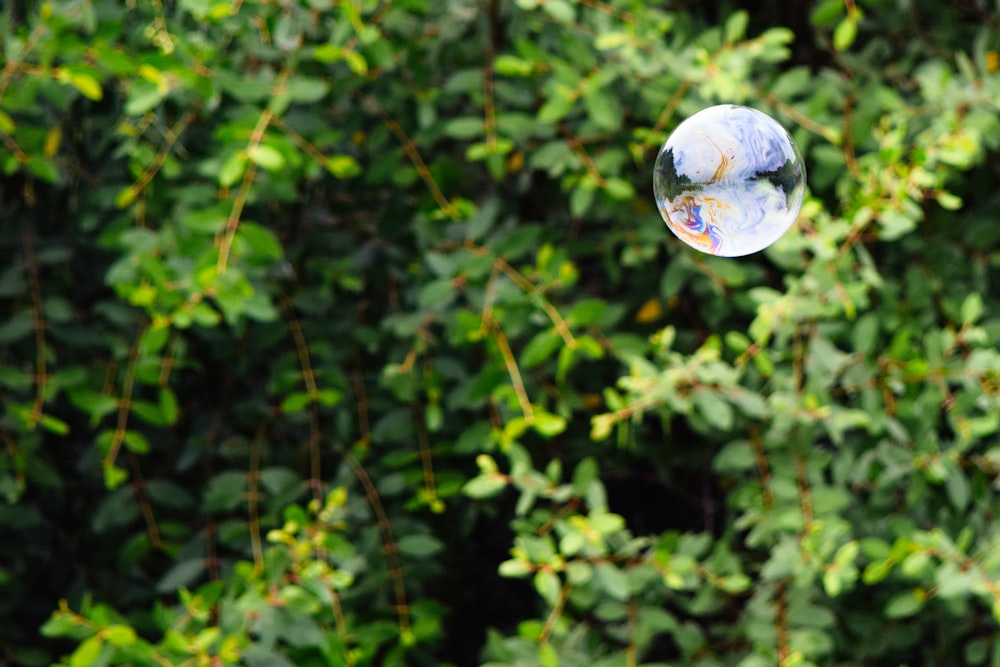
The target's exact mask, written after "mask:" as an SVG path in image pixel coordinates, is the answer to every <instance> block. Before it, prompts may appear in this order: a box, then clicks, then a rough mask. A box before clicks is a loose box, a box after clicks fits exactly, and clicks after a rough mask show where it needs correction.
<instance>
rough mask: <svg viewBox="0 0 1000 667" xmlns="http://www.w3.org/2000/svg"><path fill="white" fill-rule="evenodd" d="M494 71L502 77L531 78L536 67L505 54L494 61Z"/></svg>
mask: <svg viewBox="0 0 1000 667" xmlns="http://www.w3.org/2000/svg"><path fill="white" fill-rule="evenodd" d="M493 69H494V70H495V71H496V73H497V74H500V75H502V76H518V77H520V76H531V74H532V72H534V70H535V66H534V65H533V64H532V63H530V62H528V61H527V60H524V59H523V58H518V57H517V56H514V55H511V54H509V53H504V54H501V55H499V56H497V57H496V58H495V59H494V60H493Z"/></svg>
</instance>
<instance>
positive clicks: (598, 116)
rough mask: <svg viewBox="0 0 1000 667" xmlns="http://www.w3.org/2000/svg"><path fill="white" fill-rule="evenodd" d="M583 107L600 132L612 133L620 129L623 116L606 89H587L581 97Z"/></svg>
mask: <svg viewBox="0 0 1000 667" xmlns="http://www.w3.org/2000/svg"><path fill="white" fill-rule="evenodd" d="M583 106H584V108H585V109H586V110H587V115H588V116H589V117H590V120H592V121H593V122H594V124H595V125H596V126H597V127H599V128H601V129H602V130H607V131H610V132H613V131H615V130H617V129H618V128H620V127H621V124H622V118H623V116H624V114H623V112H622V109H621V107H620V106H619V105H618V101H617V99H616V98H615V97H614V94H613V93H612V92H611V91H609V90H607V89H606V88H603V87H599V86H591V87H588V88H587V89H586V91H585V92H584V95H583Z"/></svg>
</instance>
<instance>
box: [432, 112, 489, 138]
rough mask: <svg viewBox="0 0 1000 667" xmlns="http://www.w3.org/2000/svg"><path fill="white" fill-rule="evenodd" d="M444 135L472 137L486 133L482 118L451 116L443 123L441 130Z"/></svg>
mask: <svg viewBox="0 0 1000 667" xmlns="http://www.w3.org/2000/svg"><path fill="white" fill-rule="evenodd" d="M442 131H443V133H444V135H445V136H446V137H451V138H452V139H474V138H476V137H482V136H483V135H484V134H485V133H486V127H485V125H483V119H482V118H481V117H479V116H468V117H465V118H452V119H451V120H449V121H448V122H447V123H445V124H444V129H443V130H442Z"/></svg>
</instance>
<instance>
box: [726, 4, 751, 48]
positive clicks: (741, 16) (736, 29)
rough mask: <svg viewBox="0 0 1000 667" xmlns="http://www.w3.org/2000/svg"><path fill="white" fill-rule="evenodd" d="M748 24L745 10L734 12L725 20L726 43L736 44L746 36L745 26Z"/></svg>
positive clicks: (748, 20)
mask: <svg viewBox="0 0 1000 667" xmlns="http://www.w3.org/2000/svg"><path fill="white" fill-rule="evenodd" d="M749 23H750V15H749V14H748V13H747V12H746V10H743V9H741V10H739V11H735V12H733V13H732V14H730V15H729V18H727V19H726V23H725V28H724V32H725V35H726V41H727V42H736V41H739V40H741V39H743V37H745V36H746V34H747V25H748V24H749Z"/></svg>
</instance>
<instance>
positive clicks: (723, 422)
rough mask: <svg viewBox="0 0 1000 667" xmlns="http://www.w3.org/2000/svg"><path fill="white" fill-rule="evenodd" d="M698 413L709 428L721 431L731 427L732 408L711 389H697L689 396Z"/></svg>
mask: <svg viewBox="0 0 1000 667" xmlns="http://www.w3.org/2000/svg"><path fill="white" fill-rule="evenodd" d="M691 398H692V400H693V401H694V404H695V405H696V406H697V408H698V412H699V413H700V414H701V416H702V417H704V418H705V421H707V422H708V423H709V424H710V425H711V426H713V427H714V428H717V429H719V430H721V431H728V430H730V429H731V428H732V427H733V420H734V415H733V406H732V405H731V404H730V403H729V401H727V400H726V399H724V398H723V397H721V396H719V394H718V393H717V392H716V391H714V390H712V389H697V390H695V391H694V392H693V393H692V394H691Z"/></svg>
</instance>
